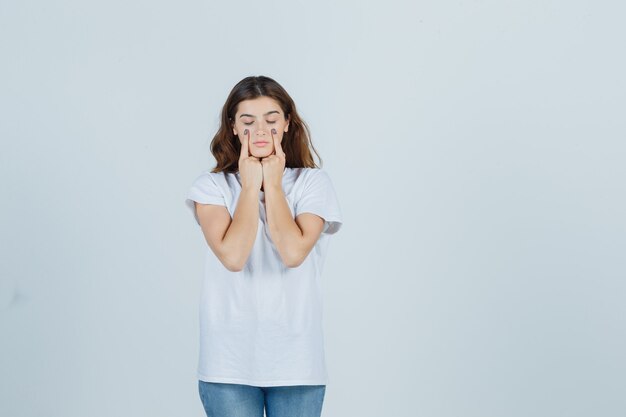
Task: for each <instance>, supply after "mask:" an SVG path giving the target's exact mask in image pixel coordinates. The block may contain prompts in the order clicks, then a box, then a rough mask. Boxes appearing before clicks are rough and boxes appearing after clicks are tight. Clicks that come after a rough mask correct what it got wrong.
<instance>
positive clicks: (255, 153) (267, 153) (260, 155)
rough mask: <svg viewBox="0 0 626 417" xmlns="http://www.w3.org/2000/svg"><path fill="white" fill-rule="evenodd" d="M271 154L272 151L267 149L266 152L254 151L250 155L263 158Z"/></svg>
mask: <svg viewBox="0 0 626 417" xmlns="http://www.w3.org/2000/svg"><path fill="white" fill-rule="evenodd" d="M272 152H274V149H267V150H259V149H257V150H255V151H254V152H251V153H252V155H254V156H256V157H257V158H263V157H264V156H268V155H271V154H272Z"/></svg>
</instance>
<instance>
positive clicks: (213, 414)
mask: <svg viewBox="0 0 626 417" xmlns="http://www.w3.org/2000/svg"><path fill="white" fill-rule="evenodd" d="M198 390H199V392H200V399H201V400H202V405H203V406H204V411H205V412H206V415H207V417H263V409H264V408H265V415H266V417H294V416H298V417H320V415H321V414H322V403H323V402H324V394H325V392H326V385H294V386H279V387H254V386H251V385H242V384H226V383H221V382H206V381H201V380H198Z"/></svg>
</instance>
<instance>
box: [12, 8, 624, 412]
mask: <svg viewBox="0 0 626 417" xmlns="http://www.w3.org/2000/svg"><path fill="white" fill-rule="evenodd" d="M625 12H626V8H625V7H624V6H623V3H622V2H617V1H615V2H609V1H596V2H591V1H550V0H543V1H529V0H519V1H431V2H417V1H397V0H391V1H385V2H380V3H368V4H365V3H363V2H357V1H351V2H345V1H344V2H330V1H328V2H324V1H322V2H319V1H317V2H312V1H311V2H300V1H297V2H294V1H291V2H287V1H284V2H282V1H270V2H250V1H238V2H202V1H176V2H174V1H171V2H164V1H154V0H151V1H147V0H146V1H128V0H124V1H119V0H118V1H60V0H59V1H41V0H39V1H8V0H3V1H2V2H1V3H0V48H1V49H0V53H1V54H0V56H1V59H2V65H0V139H1V149H0V186H1V189H0V191H1V193H2V204H1V205H0V239H1V240H0V243H1V247H0V256H1V260H0V278H1V280H0V290H1V291H0V415H2V416H7V417H8V416H11V417H25V416H42V415H45V416H62V417H74V416H76V417H79V416H80V417H83V416H87V415H89V416H93V417H100V416H102V417H104V416H107V417H108V416H154V417H157V416H197V417H200V416H204V411H203V409H202V405H201V402H200V399H199V396H198V392H197V381H196V379H195V371H196V364H197V363H196V361H197V349H198V329H197V325H198V321H197V311H198V310H197V309H198V305H197V303H198V296H199V290H200V281H201V277H202V274H203V267H204V263H203V261H204V253H205V250H206V243H205V241H204V238H203V236H202V234H201V232H200V229H199V228H198V227H197V225H196V224H195V223H194V221H193V218H192V216H191V214H190V212H189V211H188V209H187V208H186V207H185V206H184V198H185V195H186V193H187V191H188V189H189V187H190V186H191V182H192V181H193V179H194V178H196V176H197V175H199V174H200V172H202V171H203V170H205V169H208V168H211V167H212V166H213V164H214V160H213V158H212V156H211V155H210V152H209V145H210V140H211V139H212V137H213V135H214V134H215V131H216V129H217V123H218V120H219V112H220V110H221V106H222V105H223V103H224V101H225V100H226V96H227V94H228V92H229V91H230V89H231V88H232V87H233V86H234V85H235V84H236V83H237V82H238V81H239V80H240V79H242V78H244V77H246V76H248V75H267V76H270V77H272V78H274V79H275V80H277V81H278V82H279V83H280V84H281V85H283V86H284V87H285V88H286V89H287V91H288V92H289V93H290V94H291V96H292V97H293V98H294V100H295V101H296V103H297V106H298V110H299V111H300V113H301V115H302V117H303V118H304V120H305V121H306V122H307V123H308V125H309V126H310V127H311V130H312V136H313V143H314V145H315V146H316V148H317V149H318V151H319V152H320V154H321V155H322V158H323V165H322V167H323V168H324V169H326V170H327V171H328V172H329V174H330V175H331V178H332V180H333V183H334V185H335V188H336V191H337V194H338V197H339V199H340V203H341V208H342V212H343V215H344V226H343V228H342V230H341V231H340V232H339V233H338V234H337V235H335V236H334V237H333V240H332V242H331V244H330V253H329V256H328V260H327V262H326V265H325V272H324V278H323V281H324V293H325V313H324V316H325V334H326V350H327V360H328V367H329V373H330V384H329V385H328V387H327V391H326V397H325V402H324V410H323V415H324V416H325V417H340V416H341V417H344V416H360V417H369V416H372V417H374V416H377V417H378V416H393V417H404V416H406V417H414V416H429V417H431V416H432V417H448V416H450V417H452V416H454V417H456V416H464V417H474V416H475V417H489V416H493V417H501V416H507V417H517V416H519V417H527V416H535V417H536V416H546V417H548V416H550V417H553V416H568V417H572V416H603V417H612V416H624V415H626V396H624V387H626V376H625V375H626V359H625V356H624V351H626V330H625V329H626V303H625V300H626V261H625V254H626V216H625V215H624V213H625V209H626V198H625V186H624V184H625V182H626V164H625V163H624V162H625V160H626V144H625V142H624V140H625V138H626V126H625V125H626V122H625V120H626V118H625V117H624V116H625V113H626V112H625V109H626V100H625V99H626V86H625V81H624V74H625V73H626V60H625V54H624V39H625V38H626V31H625V30H624V29H623V28H624V26H623V20H624V13H625Z"/></svg>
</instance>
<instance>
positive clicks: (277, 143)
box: [272, 129, 285, 156]
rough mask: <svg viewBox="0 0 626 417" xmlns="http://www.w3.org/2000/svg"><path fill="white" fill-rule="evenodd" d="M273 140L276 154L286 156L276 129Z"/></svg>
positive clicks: (273, 132) (273, 131) (273, 130)
mask: <svg viewBox="0 0 626 417" xmlns="http://www.w3.org/2000/svg"><path fill="white" fill-rule="evenodd" d="M272 140H273V141H274V154H275V155H280V156H285V152H283V147H282V146H280V140H278V135H276V129H272Z"/></svg>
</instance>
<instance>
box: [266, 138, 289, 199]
mask: <svg viewBox="0 0 626 417" xmlns="http://www.w3.org/2000/svg"><path fill="white" fill-rule="evenodd" d="M271 132H272V142H274V153H273V154H271V155H269V156H266V157H265V158H263V159H261V165H262V166H263V189H264V190H267V189H268V188H271V187H278V188H280V189H282V187H283V171H284V170H285V153H284V152H283V148H282V147H281V146H280V140H279V139H278V135H276V129H272V130H271Z"/></svg>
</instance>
